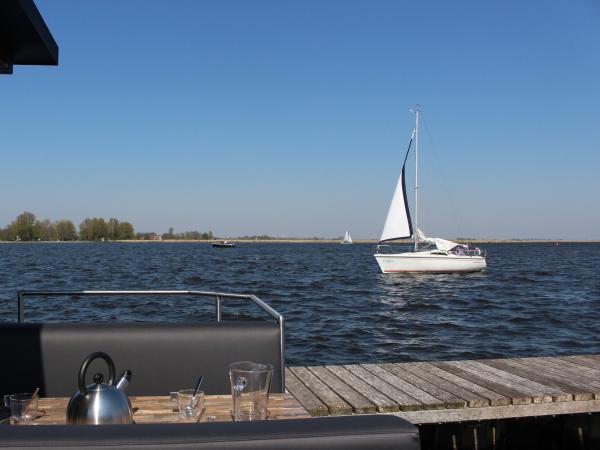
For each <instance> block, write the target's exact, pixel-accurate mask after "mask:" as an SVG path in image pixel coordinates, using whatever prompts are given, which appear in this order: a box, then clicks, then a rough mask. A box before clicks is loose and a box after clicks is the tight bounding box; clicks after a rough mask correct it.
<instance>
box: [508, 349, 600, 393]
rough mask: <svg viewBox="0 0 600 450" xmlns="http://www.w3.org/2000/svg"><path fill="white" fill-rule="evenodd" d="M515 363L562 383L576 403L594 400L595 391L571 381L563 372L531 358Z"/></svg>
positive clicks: (583, 384)
mask: <svg viewBox="0 0 600 450" xmlns="http://www.w3.org/2000/svg"><path fill="white" fill-rule="evenodd" d="M515 361H518V364H520V365H522V366H525V367H527V368H528V370H532V371H535V372H537V373H543V374H544V377H546V378H551V379H554V380H557V381H559V382H561V383H563V384H564V385H566V386H570V390H569V392H570V393H571V394H573V399H574V400H576V401H582V400H592V399H593V398H594V390H595V389H593V388H592V387H590V386H588V385H587V384H585V383H580V382H578V381H577V380H573V379H572V378H571V377H568V376H566V375H565V373H564V372H561V371H559V370H556V369H553V368H551V367H548V366H547V365H544V364H540V363H539V362H536V361H534V360H533V359H531V358H524V359H519V360H515Z"/></svg>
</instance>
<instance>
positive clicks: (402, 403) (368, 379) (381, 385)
mask: <svg viewBox="0 0 600 450" xmlns="http://www.w3.org/2000/svg"><path fill="white" fill-rule="evenodd" d="M344 367H346V368H347V369H348V370H350V371H351V372H352V373H353V374H354V375H356V376H357V377H359V378H360V379H361V380H363V381H364V382H365V383H367V384H369V385H370V386H372V387H374V388H375V389H377V390H379V391H380V392H382V393H383V394H385V395H386V396H387V397H388V398H390V399H391V400H393V401H394V402H395V403H396V404H397V405H398V407H399V409H400V410H402V411H413V410H417V409H423V404H422V403H421V402H420V401H418V400H416V399H414V398H412V397H411V396H410V395H408V394H406V393H405V392H403V391H401V390H400V389H397V388H396V387H394V386H392V385H391V384H389V383H387V382H386V381H384V380H383V379H381V378H379V377H378V376H377V375H375V374H374V373H372V372H369V371H368V370H366V369H365V368H364V367H362V366H359V365H357V364H352V365H347V366H344Z"/></svg>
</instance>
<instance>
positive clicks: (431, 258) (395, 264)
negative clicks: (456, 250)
mask: <svg viewBox="0 0 600 450" xmlns="http://www.w3.org/2000/svg"><path fill="white" fill-rule="evenodd" d="M374 256H375V259H376V260H377V264H379V268H380V269H381V272H382V273H403V272H429V273H454V272H481V271H483V270H485V269H486V267H487V264H486V261H485V258H484V257H483V256H461V255H435V254H430V253H425V252H423V253H419V252H416V253H396V254H386V253H377V254H375V255H374Z"/></svg>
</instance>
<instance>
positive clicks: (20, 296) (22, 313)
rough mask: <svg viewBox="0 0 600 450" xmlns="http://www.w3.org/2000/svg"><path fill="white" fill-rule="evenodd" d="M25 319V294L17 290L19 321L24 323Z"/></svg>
mask: <svg viewBox="0 0 600 450" xmlns="http://www.w3.org/2000/svg"><path fill="white" fill-rule="evenodd" d="M24 320H25V308H24V306H23V294H22V293H21V291H18V292H17V323H23V321H24Z"/></svg>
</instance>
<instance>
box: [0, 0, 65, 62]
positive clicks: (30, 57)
mask: <svg viewBox="0 0 600 450" xmlns="http://www.w3.org/2000/svg"><path fill="white" fill-rule="evenodd" d="M15 64H23V65H45V66H56V65H58V45H56V41H55V40H54V38H53V37H52V35H51V34H50V31H49V30H48V27H47V26H46V24H45V23H44V19H43V18H42V15H41V14H40V12H39V11H38V9H37V7H36V6H35V3H33V0H0V73H12V68H13V65H15Z"/></svg>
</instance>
